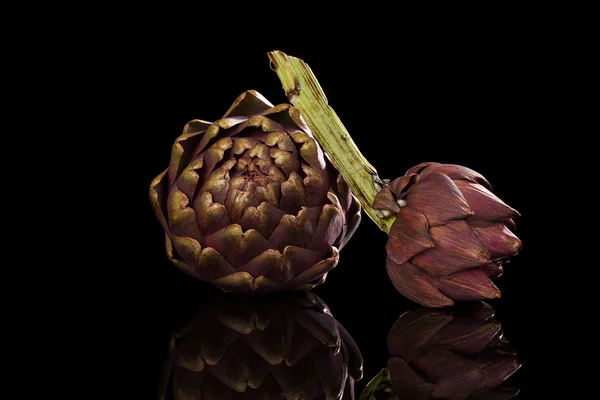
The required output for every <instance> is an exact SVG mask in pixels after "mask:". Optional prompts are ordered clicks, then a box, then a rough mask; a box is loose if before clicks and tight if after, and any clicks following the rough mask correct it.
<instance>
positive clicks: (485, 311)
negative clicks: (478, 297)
mask: <svg viewBox="0 0 600 400" xmlns="http://www.w3.org/2000/svg"><path fill="white" fill-rule="evenodd" d="M462 306H463V307H462V311H464V312H465V314H464V316H465V317H467V318H469V319H473V320H475V321H487V320H489V319H490V318H492V317H493V316H494V312H495V311H494V309H493V308H492V306H490V305H489V304H488V303H486V302H484V301H476V302H472V303H463V304H462Z"/></svg>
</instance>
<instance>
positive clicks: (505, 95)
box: [107, 32, 548, 399]
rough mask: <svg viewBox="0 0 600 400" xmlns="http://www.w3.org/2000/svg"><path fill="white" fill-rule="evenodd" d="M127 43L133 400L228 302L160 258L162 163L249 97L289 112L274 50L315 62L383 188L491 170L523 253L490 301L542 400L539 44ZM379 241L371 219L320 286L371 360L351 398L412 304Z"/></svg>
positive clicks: (120, 266) (501, 39)
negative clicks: (181, 330)
mask: <svg viewBox="0 0 600 400" xmlns="http://www.w3.org/2000/svg"><path fill="white" fill-rule="evenodd" d="M388 39H389V38H388ZM123 40H124V43H121V45H120V46H119V50H118V51H117V50H116V51H117V53H116V54H115V58H114V59H115V60H116V61H115V62H114V63H113V62H109V63H108V64H107V65H108V68H109V69H110V70H111V71H113V72H114V71H118V81H119V84H118V87H119V92H117V93H114V96H115V97H116V102H117V103H118V104H119V106H118V107H115V109H114V115H115V117H117V118H120V119H122V120H123V121H126V122H125V123H124V124H123V123H122V124H121V125H120V126H121V128H125V127H126V129H123V133H122V137H121V138H118V139H116V140H115V142H116V143H122V144H123V146H122V148H121V149H120V151H122V152H123V154H124V155H125V157H126V159H127V168H128V171H129V172H128V173H127V174H126V178H125V179H124V181H126V182H125V183H124V184H123V185H122V186H126V188H127V190H130V191H131V192H132V193H133V195H132V197H130V198H129V199H128V200H127V202H128V203H127V206H126V207H125V208H124V209H122V210H121V211H122V213H123V215H125V216H126V221H127V226H128V230H127V237H126V238H123V237H121V239H123V242H124V243H126V245H127V246H129V247H128V249H127V250H122V251H123V253H127V256H126V257H125V259H126V260H125V259H123V262H113V263H111V264H110V265H112V266H113V267H112V268H113V270H112V272H113V273H114V274H115V275H114V276H118V279H116V281H113V282H111V284H112V285H114V289H115V295H116V294H117V293H118V294H119V295H122V300H119V303H118V306H117V308H118V309H119V311H120V312H119V313H118V316H117V314H115V315H114V316H113V317H114V318H115V319H119V322H118V323H119V324H121V325H120V326H122V328H120V329H122V331H123V335H124V337H123V342H124V343H123V344H124V345H125V346H124V348H125V350H124V353H121V354H120V355H119V356H117V357H120V358H119V359H117V360H115V363H117V364H119V365H120V366H121V367H122V370H123V375H122V376H119V378H122V382H121V383H122V384H125V385H126V387H127V388H128V389H125V390H126V391H127V392H129V393H131V397H130V398H140V399H142V398H152V395H151V393H152V392H153V391H154V390H155V387H156V379H157V377H158V373H159V371H160V368H161V365H162V363H163V361H164V357H165V356H166V352H167V340H168V336H169V334H170V333H171V331H172V329H173V327H174V326H175V325H176V323H177V322H178V321H180V320H181V319H183V318H185V316H186V315H187V314H188V313H189V312H191V311H192V310H193V309H194V307H195V306H196V305H198V304H199V303H201V302H202V301H203V299H205V298H207V297H209V296H211V295H214V294H218V293H219V291H218V290H216V289H215V288H213V287H212V286H210V285H208V284H205V283H203V282H197V281H194V280H193V279H191V278H188V277H187V276H185V275H184V274H183V273H180V272H179V271H178V270H177V269H176V268H175V267H174V266H173V265H171V264H170V262H169V261H168V260H167V258H166V255H165V250H164V234H163V232H162V228H161V227H160V225H159V224H158V222H157V220H156V218H155V217H154V214H153V212H152V209H151V207H150V204H149V201H148V198H147V196H148V186H149V184H150V181H151V180H152V178H154V177H155V176H156V175H158V174H159V173H160V172H161V171H162V170H164V168H166V166H167V165H168V162H169V156H170V151H171V145H172V143H173V141H174V140H175V138H176V137H177V136H178V135H179V134H180V133H181V130H182V129H183V126H184V125H185V123H186V122H187V121H189V120H190V119H194V118H200V119H204V120H209V121H214V120H216V119H218V118H220V117H221V116H222V114H223V113H224V112H225V111H226V110H227V109H228V107H229V106H230V104H231V103H232V102H233V100H234V99H235V98H236V97H237V96H238V95H239V94H240V93H242V92H243V91H245V90H248V89H254V90H257V91H258V92H260V93H261V94H262V95H264V96H265V97H266V98H267V99H269V100H270V101H271V102H272V103H273V104H279V103H282V102H286V101H287V99H286V97H285V95H284V93H283V90H282V89H281V84H280V82H279V80H278V78H277V75H276V74H275V72H273V71H272V70H271V69H270V68H269V60H268V58H267V54H266V53H267V52H268V51H270V50H275V49H278V50H282V51H284V52H286V53H287V54H289V55H293V56H296V57H299V58H302V59H303V60H305V61H306V62H307V63H308V64H309V65H310V66H311V68H312V70H313V72H314V73H315V75H316V76H317V78H318V80H319V81H320V83H321V85H322V87H323V89H324V91H325V93H326V95H327V97H328V99H329V103H330V105H331V106H332V107H333V108H334V110H335V111H336V112H337V114H338V115H339V117H340V119H341V120H342V122H343V123H344V125H345V126H346V128H347V129H348V131H349V132H350V134H351V136H352V138H353V140H354V141H355V142H356V144H357V145H358V147H359V149H360V150H361V151H362V153H363V154H364V156H365V157H366V158H367V159H368V160H369V161H370V162H371V164H373V165H374V166H375V168H376V169H377V170H378V173H379V175H380V177H382V178H391V179H393V178H395V177H398V176H400V175H403V174H404V172H405V171H406V170H407V169H408V168H410V167H412V166H413V165H415V164H418V163H421V162H425V161H437V162H444V163H453V164H461V165H465V166H468V167H470V168H472V169H474V170H476V171H478V172H480V173H482V174H483V175H484V176H485V177H486V178H487V179H488V180H489V181H490V182H491V184H492V186H493V188H494V191H495V193H496V194H497V195H498V196H499V197H500V198H501V199H503V200H504V201H505V202H506V203H507V204H509V205H511V206H512V207H514V208H516V209H517V210H518V211H519V212H520V213H521V214H522V217H520V218H519V219H518V220H517V231H516V233H517V235H518V236H519V237H520V238H521V240H522V241H523V243H524V247H523V250H522V251H521V253H520V254H519V255H517V256H516V257H515V258H514V259H513V260H512V261H511V262H510V263H509V264H507V265H506V266H505V273H504V275H503V276H502V277H500V278H498V279H497V280H496V281H495V282H496V284H497V286H498V287H499V288H500V289H501V291H502V298H501V299H499V300H495V301H493V302H491V304H492V305H493V307H494V308H495V309H496V316H495V317H494V318H495V319H497V320H499V321H500V322H501V323H502V326H503V329H504V331H505V335H506V337H507V339H508V340H509V341H510V342H511V344H512V345H513V346H514V347H515V348H516V350H517V354H518V356H519V357H520V359H521V360H522V361H523V367H522V368H521V369H520V370H519V371H518V372H517V373H516V374H515V375H514V377H513V378H512V381H511V382H512V383H513V384H514V385H515V386H516V387H520V388H522V389H523V392H522V393H521V394H520V395H519V398H523V399H528V398H537V397H536V396H535V394H536V393H538V391H539V390H540V386H541V378H540V369H539V368H540V367H541V364H542V361H541V359H540V358H539V357H538V354H539V353H540V349H541V347H542V344H541V343H540V342H539V340H538V338H539V332H538V331H537V329H538V328H539V326H540V324H541V322H540V318H541V317H540V316H539V315H538V314H537V313H536V310H537V306H536V303H535V302H536V299H537V298H538V297H539V296H540V295H541V291H542V290H543V288H541V287H540V285H538V284H537V283H538V281H536V275H535V273H534V272H533V271H534V270H535V269H536V268H539V267H540V265H539V254H540V252H541V248H540V239H539V227H538V225H537V222H538V220H539V219H541V218H542V210H541V209H540V206H539V202H538V199H537V193H538V187H536V182H535V180H532V179H524V177H523V171H528V175H530V176H531V175H532V174H535V173H536V171H537V170H538V168H539V165H538V157H539V155H540V154H539V153H540V151H539V146H537V145H536V141H535V140H532V139H531V138H532V137H533V135H535V133H536V132H537V131H538V130H539V129H540V125H539V121H540V120H542V119H543V118H545V117H547V115H545V113H546V111H545V110H544V107H543V101H544V99H545V97H546V96H547V94H548V93H547V90H548V88H547V86H546V85H545V81H546V80H547V73H548V72H547V71H546V69H545V67H544V63H542V62H541V61H540V60H541V57H542V53H541V52H542V50H541V47H540V45H539V39H538V38H537V36H536V35H521V34H519V35H508V34H507V33H506V32H500V33H499V34H489V35H484V36H480V35H473V34H467V35H465V36H464V37H462V36H461V37H455V36H452V37H445V36H444V35H440V36H438V37H436V38H435V40H431V41H427V43H425V44H424V43H423V42H419V43H418V44H417V43H412V42H411V40H398V41H395V40H387V41H378V40H373V39H372V38H368V39H367V40H365V41H362V42H361V41H357V42H352V43H351V44H347V45H339V44H338V43H341V42H328V41H322V42H321V43H318V44H312V45H308V44H306V45H302V46H299V45H293V44H292V43H290V42H289V41H287V40H285V38H283V39H282V38H280V39H277V40H272V41H270V40H262V41H261V43H260V44H257V43H254V44H252V43H246V42H245V41H241V42H243V43H241V42H240V40H238V41H235V42H232V43H230V44H225V45H221V44H220V45H219V46H216V45H215V46H210V43H209V42H210V40H208V39H206V38H205V37H204V38H199V39H198V40H197V41H192V43H190V42H185V44H181V43H179V42H177V40H167V39H165V38H164V37H162V36H161V35H160V34H157V35H156V36H151V37H147V36H145V37H143V38H142V37H137V36H135V35H132V36H129V37H127V38H125V39H123ZM249 42H250V41H249ZM344 43H346V42H344ZM121 113H122V115H121ZM113 183H115V182H113ZM119 187H121V186H119ZM115 208H119V207H118V206H115ZM386 238H387V237H386V235H385V234H384V233H383V232H381V231H379V229H378V228H377V227H376V225H375V224H374V223H373V222H372V221H371V220H370V219H369V218H368V217H367V216H366V215H365V214H363V220H362V222H361V225H360V227H359V229H358V231H357V232H356V234H355V235H354V236H353V237H352V239H351V241H350V242H349V244H348V245H347V247H345V248H344V250H343V251H342V252H341V258H340V262H339V264H338V266H337V267H336V269H335V270H333V271H332V272H331V273H330V274H329V276H328V279H327V281H326V282H325V283H324V284H323V285H321V286H320V287H317V288H315V289H314V292H315V293H316V294H318V295H319V296H320V297H321V298H322V299H323V300H324V301H325V302H326V303H327V304H328V306H329V307H330V309H331V311H332V313H333V315H334V316H335V317H336V318H337V319H338V320H339V321H340V322H341V323H342V324H343V325H344V326H345V327H346V328H347V330H348V331H349V332H350V334H351V335H352V336H353V337H354V339H355V341H356V342H357V344H358V346H359V348H360V350H361V352H362V354H363V357H364V362H365V365H364V375H365V377H364V379H363V380H362V381H361V382H359V383H358V384H357V389H358V393H360V390H362V387H363V385H364V384H366V382H368V380H370V378H371V377H372V376H373V375H375V374H376V373H377V372H378V371H379V370H380V369H381V368H382V367H383V366H384V365H385V363H386V361H387V349H386V345H385V338H386V336H387V333H388V331H389V329H390V327H391V326H392V324H393V322H394V321H395V320H396V319H397V318H398V317H399V316H400V315H401V314H402V313H403V312H405V311H407V310H411V309H414V308H416V307H417V305H416V304H414V303H412V302H410V301H408V300H406V299H405V298H403V297H402V296H401V295H400V294H398V293H397V292H396V291H395V289H394V288H393V286H392V284H391V283H390V281H389V279H388V278H387V274H386V271H385V250H384V246H385V243H386ZM132 247H133V249H134V250H133V251H131V248H132ZM109 273H110V272H109ZM111 290H112V289H111ZM120 298H121V297H120ZM115 323H116V322H115ZM119 380H120V379H119ZM120 381H121V380H120ZM121 386H122V385H121ZM122 390H123V386H122V389H120V393H123V392H122ZM146 393H147V396H148V397H146Z"/></svg>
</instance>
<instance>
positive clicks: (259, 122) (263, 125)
mask: <svg viewBox="0 0 600 400" xmlns="http://www.w3.org/2000/svg"><path fill="white" fill-rule="evenodd" d="M248 126H250V127H254V128H260V129H261V130H262V131H263V132H274V131H278V132H281V131H283V126H281V124H279V123H277V122H275V121H273V120H272V119H270V118H267V117H265V116H264V115H254V116H252V117H250V119H249V120H248Z"/></svg>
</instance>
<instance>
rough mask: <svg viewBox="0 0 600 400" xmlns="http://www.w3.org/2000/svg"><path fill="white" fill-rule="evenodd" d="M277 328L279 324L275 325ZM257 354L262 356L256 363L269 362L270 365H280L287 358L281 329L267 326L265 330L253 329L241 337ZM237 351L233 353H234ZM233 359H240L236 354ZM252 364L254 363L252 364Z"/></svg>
mask: <svg viewBox="0 0 600 400" xmlns="http://www.w3.org/2000/svg"><path fill="white" fill-rule="evenodd" d="M275 328H277V325H275ZM241 339H242V340H243V341H244V342H245V343H246V344H247V345H248V346H250V348H251V349H252V350H253V351H254V353H255V354H257V355H258V356H260V357H261V359H260V360H257V362H256V363H255V364H257V365H258V364H259V362H258V361H260V362H261V363H264V362H267V363H269V364H270V365H279V364H281V363H282V362H283V360H284V358H285V345H284V337H283V332H282V330H281V329H273V328H272V327H269V328H267V329H266V330H264V331H253V332H252V333H250V334H249V335H246V336H243V337H242V338H241ZM234 354H235V353H232V355H234ZM232 359H234V360H236V362H238V360H239V359H240V358H239V356H237V355H235V356H233V357H232ZM250 365H252V364H250Z"/></svg>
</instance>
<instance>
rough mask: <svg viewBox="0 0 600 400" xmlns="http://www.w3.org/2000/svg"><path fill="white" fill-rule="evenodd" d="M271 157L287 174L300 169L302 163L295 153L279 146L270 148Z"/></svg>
mask: <svg viewBox="0 0 600 400" xmlns="http://www.w3.org/2000/svg"><path fill="white" fill-rule="evenodd" d="M269 154H270V156H271V158H273V161H274V164H275V165H276V166H277V167H279V168H281V170H282V171H283V172H284V173H285V175H286V176H288V177H289V176H290V174H291V173H292V172H296V171H298V169H299V168H300V163H299V162H298V160H297V159H296V158H294V155H293V154H292V153H290V152H289V151H285V150H281V149H279V148H275V147H271V149H270V150H269Z"/></svg>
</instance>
